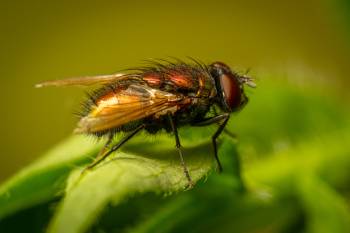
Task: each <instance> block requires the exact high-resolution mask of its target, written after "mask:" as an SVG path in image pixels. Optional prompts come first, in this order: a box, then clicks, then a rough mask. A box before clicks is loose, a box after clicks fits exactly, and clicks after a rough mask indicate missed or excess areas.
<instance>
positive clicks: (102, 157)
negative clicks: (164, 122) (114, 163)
mask: <svg viewBox="0 0 350 233" xmlns="http://www.w3.org/2000/svg"><path fill="white" fill-rule="evenodd" d="M143 128H145V125H140V126H138V127H137V128H136V129H134V130H133V131H131V132H130V133H129V134H128V135H126V136H125V137H123V138H122V139H121V140H120V141H119V142H118V143H117V144H116V145H114V146H113V147H112V148H111V149H109V150H108V151H106V149H107V147H108V146H109V144H110V143H111V142H112V138H109V139H108V141H107V143H106V145H105V146H104V147H103V148H102V150H101V152H100V153H99V155H98V156H97V157H96V159H95V161H93V162H92V163H91V164H90V165H88V166H87V167H86V168H85V169H84V170H83V173H84V172H86V171H87V170H90V169H92V168H94V167H95V166H96V165H98V164H99V163H100V162H102V161H103V160H105V159H106V158H107V157H108V156H109V155H110V154H112V153H113V152H114V151H116V150H118V149H119V148H120V147H121V146H122V145H123V144H124V143H126V142H127V141H128V140H129V139H130V138H132V137H133V136H135V134H137V133H138V132H139V131H140V130H142V129H143Z"/></svg>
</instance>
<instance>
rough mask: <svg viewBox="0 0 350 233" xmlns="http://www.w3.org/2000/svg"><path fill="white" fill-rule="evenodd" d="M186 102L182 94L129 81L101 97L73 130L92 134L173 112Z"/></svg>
mask: <svg viewBox="0 0 350 233" xmlns="http://www.w3.org/2000/svg"><path fill="white" fill-rule="evenodd" d="M188 103H190V99H188V98H186V97H184V96H183V95H175V94H172V93H169V92H165V91H161V90H158V89H153V88H151V87H149V86H146V85H140V84H132V85H130V86H128V87H127V88H126V89H120V90H116V91H115V92H114V93H112V94H111V93H109V94H108V95H106V96H104V97H101V98H100V100H98V101H97V102H96V105H95V106H93V107H92V109H91V111H90V113H89V114H88V115H87V116H85V117H83V118H81V120H80V122H79V123H78V127H77V128H76V130H75V132H76V133H93V132H100V131H104V130H108V129H111V128H117V127H119V126H121V125H123V124H126V123H129V122H131V121H135V120H139V119H142V118H145V117H147V116H151V115H154V116H155V117H159V116H160V115H164V114H167V112H169V111H170V112H176V111H177V110H178V109H179V108H181V107H182V106H184V105H186V104H188Z"/></svg>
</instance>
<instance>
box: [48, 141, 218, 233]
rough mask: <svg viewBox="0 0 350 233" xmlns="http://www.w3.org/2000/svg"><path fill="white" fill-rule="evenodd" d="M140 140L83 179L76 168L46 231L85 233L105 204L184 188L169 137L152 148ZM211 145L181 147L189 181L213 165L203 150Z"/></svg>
mask: <svg viewBox="0 0 350 233" xmlns="http://www.w3.org/2000/svg"><path fill="white" fill-rule="evenodd" d="M142 142H143V143H144V142H145V140H144V139H143V138H140V137H139V138H138V139H135V140H133V142H132V143H130V144H131V145H130V144H129V145H130V146H129V147H128V148H129V149H128V153H124V152H117V153H116V154H115V155H114V156H113V157H111V158H110V159H109V160H108V161H106V162H105V163H103V164H102V165H101V166H99V167H97V168H96V169H94V170H93V171H91V172H88V173H87V174H86V175H84V176H83V177H81V176H80V174H81V170H80V169H78V170H76V171H75V172H73V173H72V175H71V176H70V178H69V184H68V186H67V190H66V195H65V198H64V199H63V201H62V203H61V205H60V207H59V209H58V211H57V213H56V216H55V217H54V220H53V222H52V223H51V225H50V228H49V232H65V233H69V232H72V233H73V232H74V233H77V232H85V231H86V230H87V229H89V227H90V226H91V225H92V224H93V223H94V222H95V221H96V219H97V217H98V216H100V215H101V213H102V212H103V210H104V209H105V208H106V206H108V205H109V203H111V204H112V205H117V204H119V203H120V202H122V201H123V200H125V199H126V198H128V197H131V196H133V195H135V194H139V193H146V192H155V193H172V192H177V191H181V190H183V189H184V188H185V187H186V186H187V185H188V181H187V179H186V177H185V175H184V173H183V167H182V166H181V164H180V161H179V155H178V154H177V151H176V150H175V149H174V147H173V146H170V147H169V145H173V144H174V139H173V138H168V137H161V138H159V140H158V141H157V144H158V145H159V146H157V147H152V148H150V146H152V144H149V145H148V146H146V145H145V146H142V145H141V144H142ZM133 145H134V146H133ZM135 145H138V146H135ZM161 145H163V146H161ZM211 146H212V145H211V143H209V142H208V141H206V142H204V143H203V142H197V143H192V145H189V146H186V147H184V148H185V149H184V155H185V160H186V164H187V167H188V169H189V171H190V174H191V177H192V179H193V181H194V182H197V181H198V180H200V179H201V178H202V177H203V176H205V175H206V174H207V173H208V172H209V171H210V169H211V168H212V165H213V156H212V155H211V153H208V151H210V152H211V151H212V148H211ZM132 148H135V150H133V149H132ZM138 152H142V155H140V154H138Z"/></svg>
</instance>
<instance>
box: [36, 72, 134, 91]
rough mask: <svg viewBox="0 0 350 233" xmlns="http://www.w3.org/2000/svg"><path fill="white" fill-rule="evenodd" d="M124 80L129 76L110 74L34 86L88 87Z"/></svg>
mask: <svg viewBox="0 0 350 233" xmlns="http://www.w3.org/2000/svg"><path fill="white" fill-rule="evenodd" d="M124 78H130V76H129V75H125V74H110V75H98V76H86V77H76V78H68V79H60V80H51V81H46V82H42V83H38V84H36V85H35V87H37V88H41V87H49V86H56V87H60V86H90V85H95V84H107V83H111V82H113V81H116V80H121V79H124Z"/></svg>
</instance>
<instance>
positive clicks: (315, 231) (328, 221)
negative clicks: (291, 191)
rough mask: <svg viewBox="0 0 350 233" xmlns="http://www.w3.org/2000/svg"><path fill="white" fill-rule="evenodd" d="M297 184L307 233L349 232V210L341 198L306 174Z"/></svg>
mask: <svg viewBox="0 0 350 233" xmlns="http://www.w3.org/2000/svg"><path fill="white" fill-rule="evenodd" d="M298 184H299V185H298V186H299V190H300V199H301V200H302V204H303V205H304V208H305V212H306V219H307V230H308V232H310V233H328V232H333V233H343V232H350V209H349V207H348V206H347V202H346V200H345V199H344V198H343V197H342V196H340V195H339V194H338V193H337V192H336V191H335V190H334V189H332V188H331V187H330V186H329V185H328V184H326V183H325V182H323V181H322V180H320V179H319V178H317V177H316V176H313V175H312V174H308V173H307V172H306V173H304V174H303V175H302V176H300V178H299V179H298Z"/></svg>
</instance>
